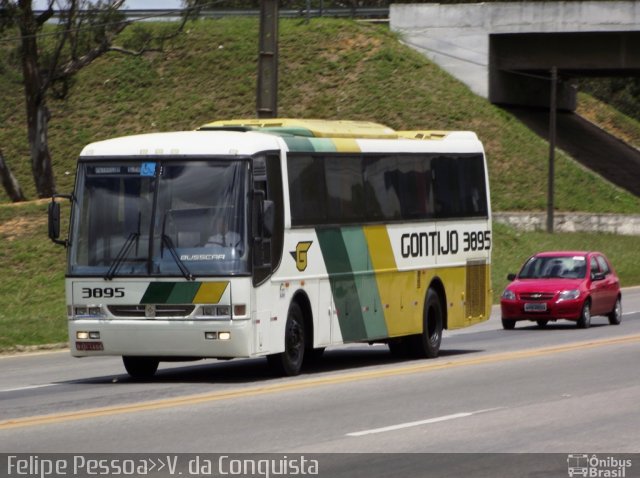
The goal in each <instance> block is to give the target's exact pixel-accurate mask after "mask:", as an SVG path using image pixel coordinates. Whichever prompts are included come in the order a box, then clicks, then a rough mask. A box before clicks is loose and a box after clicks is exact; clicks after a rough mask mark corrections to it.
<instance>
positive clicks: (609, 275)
mask: <svg viewBox="0 0 640 478" xmlns="http://www.w3.org/2000/svg"><path fill="white" fill-rule="evenodd" d="M596 261H597V262H598V266H599V268H600V272H601V273H603V274H604V275H605V278H604V281H603V282H604V284H603V285H602V301H603V304H602V307H603V309H604V310H603V312H602V313H603V314H606V313H609V312H611V311H612V310H613V306H614V304H615V303H616V298H617V297H618V289H619V288H620V284H619V282H618V277H617V276H616V275H615V274H614V273H613V271H612V270H611V267H610V266H609V263H608V262H607V260H606V259H605V258H604V256H602V255H600V254H598V255H596Z"/></svg>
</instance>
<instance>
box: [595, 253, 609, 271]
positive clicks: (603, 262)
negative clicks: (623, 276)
mask: <svg viewBox="0 0 640 478" xmlns="http://www.w3.org/2000/svg"><path fill="white" fill-rule="evenodd" d="M596 260H597V261H598V265H599V266H600V272H602V273H603V274H604V275H607V274H609V272H610V270H609V264H607V261H606V260H605V259H604V257H602V256H596Z"/></svg>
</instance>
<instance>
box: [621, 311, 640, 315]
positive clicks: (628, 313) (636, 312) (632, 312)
mask: <svg viewBox="0 0 640 478" xmlns="http://www.w3.org/2000/svg"><path fill="white" fill-rule="evenodd" d="M633 314H640V310H632V311H631V312H622V315H623V316H625V315H633Z"/></svg>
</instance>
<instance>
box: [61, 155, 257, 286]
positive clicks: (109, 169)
mask: <svg viewBox="0 0 640 478" xmlns="http://www.w3.org/2000/svg"><path fill="white" fill-rule="evenodd" d="M248 171H249V162H248V161H237V160H235V161H226V160H207V161H205V160H191V161H188V160H162V161H140V160H138V161H133V160H129V161H125V160H119V161H109V162H107V161H105V162H97V161H91V162H81V163H80V166H79V169H78V175H79V177H78V181H77V187H76V193H75V195H76V204H75V207H74V214H73V215H74V218H73V222H72V231H71V251H70V269H69V273H70V274H71V275H88V276H92V275H96V276H103V277H105V278H107V279H109V278H113V277H116V276H118V277H121V276H181V275H182V276H185V277H187V278H191V277H197V276H217V275H234V274H246V273H248V272H249V261H248V257H249V253H248V247H247V245H248V241H247V211H248V200H247V194H248V177H249V174H248Z"/></svg>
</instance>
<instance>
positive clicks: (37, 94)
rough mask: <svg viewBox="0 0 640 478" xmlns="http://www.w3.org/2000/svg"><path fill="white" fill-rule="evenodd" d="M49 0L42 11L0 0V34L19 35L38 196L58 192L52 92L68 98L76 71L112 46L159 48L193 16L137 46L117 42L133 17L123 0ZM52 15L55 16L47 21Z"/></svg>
mask: <svg viewBox="0 0 640 478" xmlns="http://www.w3.org/2000/svg"><path fill="white" fill-rule="evenodd" d="M47 1H48V5H47V8H46V10H44V11H42V12H39V13H38V12H35V11H34V9H33V0H0V34H3V33H4V35H5V37H6V36H10V35H16V36H15V39H16V43H17V44H18V56H19V58H20V62H21V69H22V77H23V83H24V96H25V106H26V112H27V136H28V142H29V150H30V158H31V171H32V174H33V179H34V182H35V186H36V191H37V195H38V197H40V198H44V197H50V196H51V195H52V194H54V193H55V192H56V183H55V177H54V173H53V168H52V164H51V153H50V152H49V140H48V131H49V121H50V119H51V114H50V112H49V108H48V106H47V98H48V96H49V95H51V94H53V95H55V96H56V97H58V98H64V97H65V96H66V95H67V94H68V92H69V83H70V80H71V79H72V78H73V76H74V75H75V74H76V73H78V72H79V71H80V70H81V69H82V68H84V67H86V66H88V65H90V64H91V63H92V62H93V61H94V60H96V59H97V58H99V57H100V56H102V55H104V54H105V53H107V52H109V51H117V52H120V53H125V54H132V55H140V54H142V53H144V52H145V51H149V50H157V49H159V47H158V45H161V44H162V42H163V41H164V40H166V39H168V38H170V37H172V36H174V35H175V34H177V33H179V31H181V30H182V28H183V27H184V24H185V22H186V21H187V19H188V18H189V16H188V15H186V14H185V15H184V16H183V20H182V22H180V24H179V25H178V26H177V28H176V30H175V31H174V32H172V33H171V34H167V35H165V36H163V37H158V38H151V37H146V38H144V40H143V41H142V42H141V44H140V48H139V49H137V50H135V51H133V50H131V49H126V48H122V47H119V46H116V45H115V44H114V42H115V41H116V38H117V36H118V34H119V33H121V32H122V30H124V29H125V28H126V27H127V26H128V25H129V24H130V23H131V21H128V20H127V19H126V18H125V16H124V14H123V13H122V11H121V10H120V8H121V7H122V6H123V4H124V2H125V0H97V1H96V2H92V1H84V0H47ZM54 5H55V10H54ZM187 11H189V10H187ZM54 15H56V18H57V22H56V23H51V24H48V25H47V26H46V27H45V24H46V23H47V22H48V21H49V20H51V19H52V18H53V17H54Z"/></svg>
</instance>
